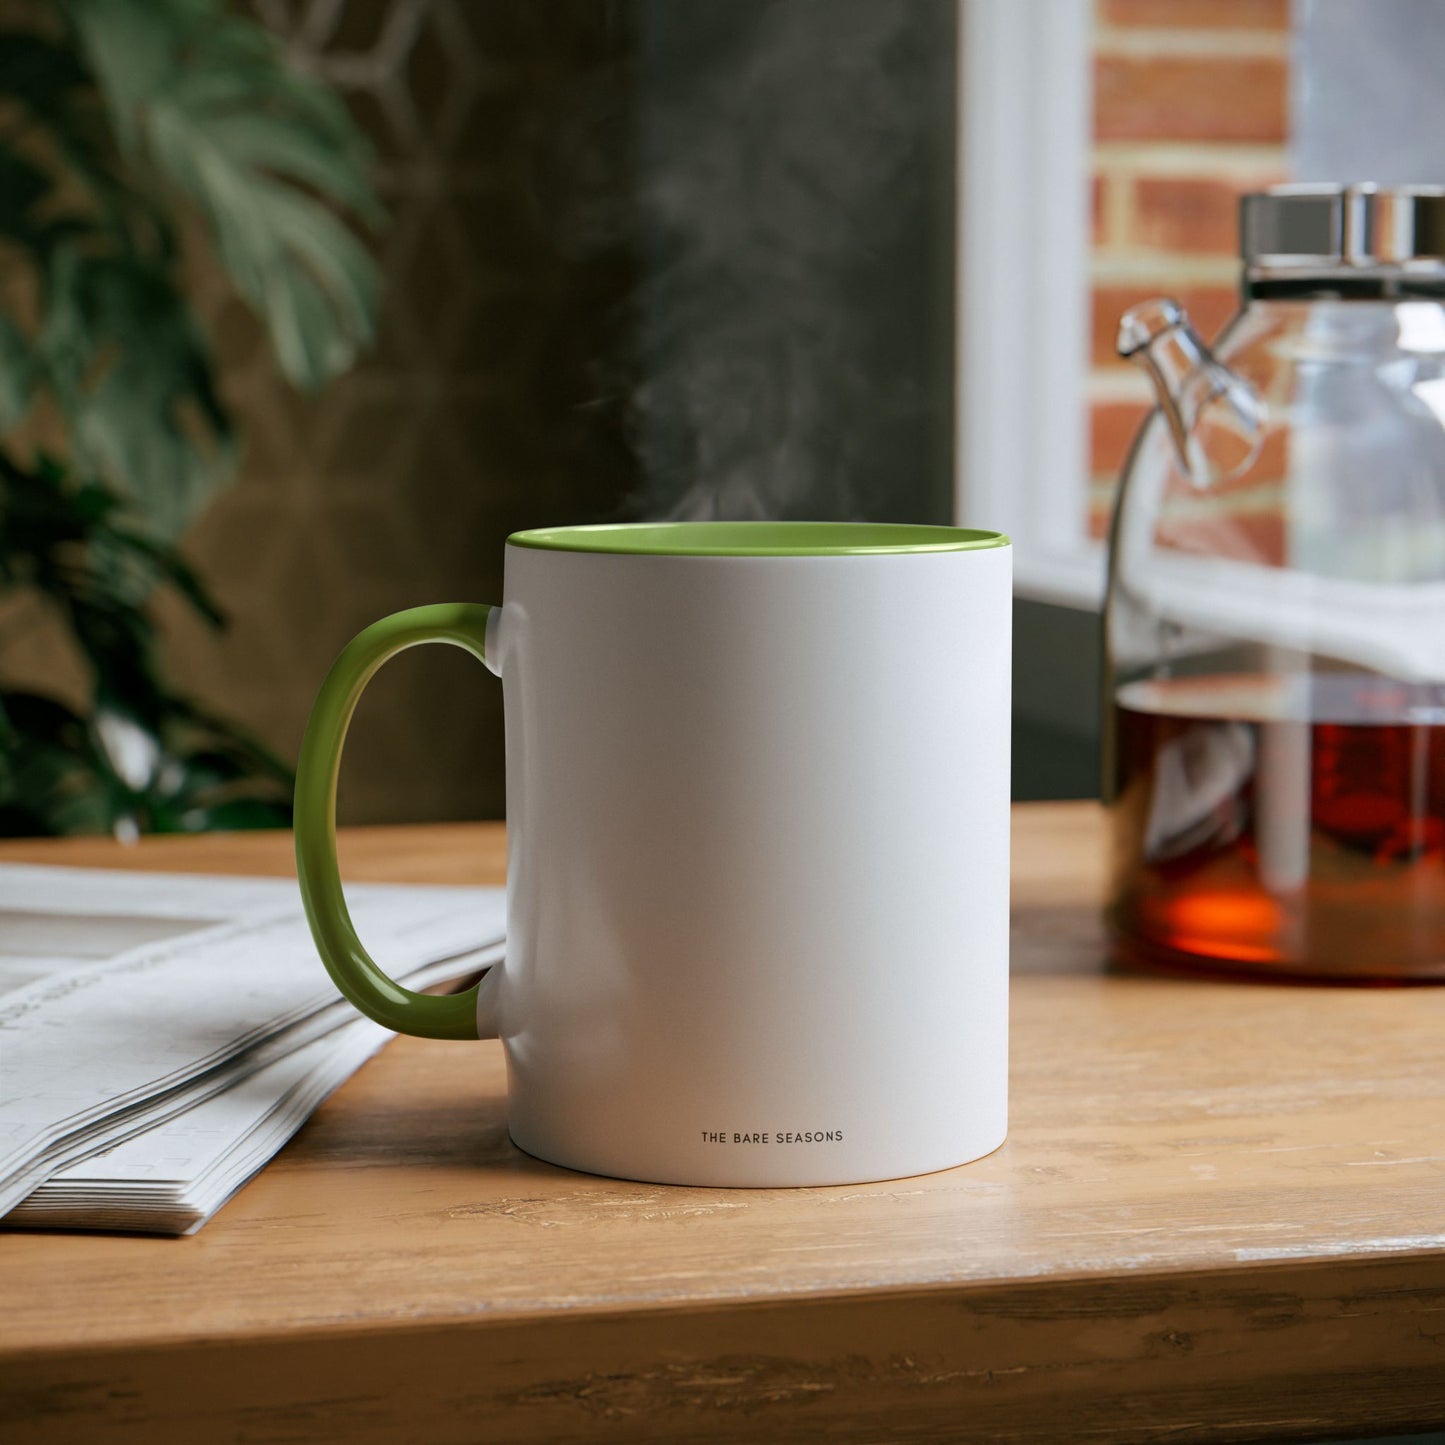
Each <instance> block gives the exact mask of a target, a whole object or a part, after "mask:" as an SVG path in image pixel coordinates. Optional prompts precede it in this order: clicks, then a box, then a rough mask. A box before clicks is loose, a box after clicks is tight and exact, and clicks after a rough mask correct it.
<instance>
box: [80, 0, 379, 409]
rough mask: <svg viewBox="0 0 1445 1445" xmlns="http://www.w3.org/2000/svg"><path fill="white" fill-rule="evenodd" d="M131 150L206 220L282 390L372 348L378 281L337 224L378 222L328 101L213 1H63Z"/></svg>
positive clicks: (314, 379) (266, 40) (317, 378)
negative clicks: (352, 218) (267, 341)
mask: <svg viewBox="0 0 1445 1445" xmlns="http://www.w3.org/2000/svg"><path fill="white" fill-rule="evenodd" d="M61 3H62V8H63V10H64V11H65V13H66V14H67V16H68V17H69V18H70V21H71V23H72V24H73V25H74V27H75V29H76V32H77V34H78V35H79V37H80V40H81V43H82V45H83V48H84V51H85V55H86V58H87V60H88V62H89V64H90V66H91V68H92V69H93V70H94V72H95V74H96V76H97V79H98V80H99V83H100V86H101V90H102V92H103V94H104V95H105V96H106V99H107V101H108V103H109V105H110V109H111V112H112V114H113V115H114V117H115V125H116V130H117V133H118V135H119V136H120V138H121V142H122V144H123V145H124V146H125V147H126V148H128V149H129V150H131V151H133V152H135V153H136V154H137V155H139V156H141V157H143V158H144V160H145V161H147V162H148V163H149V164H150V165H152V166H153V167H154V168H155V169H156V170H157V171H158V172H159V173H160V174H161V175H162V176H164V177H165V179H166V180H167V181H168V182H169V183H170V184H171V185H173V186H175V187H176V188H177V189H179V190H180V191H181V192H183V193H184V194H185V195H187V196H188V197H189V198H190V199H191V200H192V201H193V202H195V204H196V205H197V206H198V207H199V208H200V210H201V213H202V214H203V215H204V216H205V218H206V220H207V222H208V224H209V226H210V229H211V232H212V235H213V237H214V240H215V243H216V247H217V250H218V252H219V254H220V256H221V259H222V262H223V264H224V265H225V266H226V268H227V270H228V271H229V273H230V275H231V278H232V281H233V283H234V284H235V286H236V289H237V290H238V291H239V292H240V293H241V295H242V296H244V297H245V298H246V300H248V301H249V302H250V303H251V305H252V306H253V307H255V308H256V310H257V312H258V314H259V315H260V316H261V317H262V319H263V320H264V322H265V324H266V327H267V330H268V332H269V334H270V338H271V342H272V346H273V349H274V350H275V353H276V356H277V360H278V361H279V362H280V364H281V367H282V369H283V371H284V372H285V373H286V375H287V377H288V378H289V379H290V380H291V381H292V382H293V383H294V384H295V385H297V386H300V387H303V388H307V389H314V388H316V387H319V386H321V385H323V384H324V383H325V382H327V381H329V380H330V379H331V378H332V377H334V376H336V375H338V374H339V373H340V372H342V371H344V370H346V369H347V368H348V367H349V366H351V365H352V363H353V362H354V361H355V359H356V356H357V354H358V353H359V352H360V351H361V350H362V349H363V348H364V347H366V346H369V345H370V344H371V342H372V340H373V336H374V327H375V317H376V311H377V279H376V267H375V263H374V261H373V260H372V258H371V256H370V255H369V254H368V253H367V251H366V250H365V248H364V247H362V246H361V245H360V243H359V242H358V241H357V240H356V238H355V237H354V236H353V235H352V233H351V232H350V231H349V230H348V229H347V228H346V227H345V226H343V225H342V224H341V223H340V222H339V221H338V220H337V219H336V216H335V214H334V213H333V210H332V209H330V207H340V208H344V209H347V210H349V211H351V212H352V213H353V214H354V215H356V216H358V217H360V218H362V219H367V220H372V219H375V218H377V216H378V215H379V208H378V206H377V203H376V200H375V196H374V193H373V191H372V189H371V186H370V183H369V181H368V179H367V174H366V165H367V154H366V150H365V147H364V145H363V144H362V142H361V140H360V137H359V134H358V132H357V131H356V130H355V128H354V127H353V126H352V125H351V123H350V121H349V120H348V119H347V117H346V114H345V110H344V108H343V107H342V106H341V105H340V103H339V102H338V101H337V99H336V97H335V96H333V95H332V94H331V93H330V92H329V91H327V90H326V88H325V87H324V86H322V85H320V84H319V83H318V82H316V81H314V80H312V79H311V78H309V77H307V76H304V75H302V74H300V73H299V72H296V71H293V70H291V69H289V68H288V67H287V65H286V63H285V61H284V57H283V55H282V52H281V50H280V47H279V46H278V45H277V44H276V42H275V41H274V39H273V38H272V37H271V36H270V35H269V34H267V33H266V32H265V31H262V30H260V29H259V27H257V26H255V25H254V24H252V23H250V22H248V21H244V20H241V19H239V18H237V17H233V16H230V15H228V14H227V13H226V12H225V11H224V9H223V8H222V6H221V5H220V4H219V3H217V0H61Z"/></svg>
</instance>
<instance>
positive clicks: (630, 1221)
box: [0, 804, 1445, 1445]
mask: <svg viewBox="0 0 1445 1445" xmlns="http://www.w3.org/2000/svg"><path fill="white" fill-rule="evenodd" d="M1103 850H1104V841H1103V833H1102V828H1101V820H1100V817H1099V815H1098V812H1097V810H1096V809H1094V808H1093V807H1092V806H1089V805H1083V804H1077V805H1057V804H1053V805H1037V806H1030V807H1022V808H1019V809H1018V810H1017V811H1016V817H1015V871H1014V879H1015V935H1014V957H1015V965H1016V970H1017V979H1016V985H1015V993H1014V1010H1013V1043H1014V1071H1013V1111H1012V1124H1013V1132H1012V1134H1011V1136H1010V1138H1009V1141H1008V1143H1007V1144H1006V1145H1005V1146H1004V1147H1003V1148H1002V1149H1001V1150H999V1152H998V1153H996V1154H994V1155H992V1156H991V1157H990V1158H988V1159H985V1160H982V1161H981V1162H979V1163H976V1164H971V1165H968V1166H966V1167H965V1168H962V1169H956V1170H951V1171H949V1172H947V1173H942V1174H934V1175H929V1176H926V1177H923V1178H917V1179H904V1180H899V1181H897V1182H895V1183H889V1184H874V1185H866V1186H861V1187H855V1188H836V1189H813V1190H773V1191H757V1192H751V1191H730V1190H722V1189H674V1188H664V1187H654V1186H649V1185H642V1184H629V1183H622V1182H617V1181H612V1180H606V1179H597V1178H592V1177H588V1176H584V1175H579V1174H572V1173H569V1172H567V1171H565V1170H561V1169H556V1168H552V1167H550V1166H548V1165H545V1164H541V1163H538V1162H536V1161H534V1160H532V1159H529V1158H528V1157H526V1156H525V1155H523V1154H521V1153H519V1152H518V1151H517V1150H516V1149H514V1148H513V1147H512V1145H511V1144H510V1143H509V1142H508V1139H507V1134H506V1127H505V1123H504V1100H503V1069H502V1060H501V1054H500V1049H499V1046H498V1045H496V1044H445V1043H423V1042H419V1041H416V1040H411V1039H401V1040H398V1041H397V1042H396V1043H395V1044H392V1045H391V1046H389V1047H388V1048H387V1049H386V1050H385V1051H384V1052H383V1053H382V1054H381V1055H380V1056H379V1057H378V1058H377V1059H376V1060H375V1061H374V1062H373V1063H371V1064H369V1065H367V1067H366V1068H364V1069H363V1070H362V1071H361V1073H360V1074H358V1075H357V1077H356V1078H355V1079H354V1080H353V1081H352V1082H351V1083H350V1084H348V1085H347V1086H346V1087H345V1088H344V1089H342V1090H341V1091H340V1092H339V1093H338V1094H337V1095H336V1096H335V1097H334V1098H333V1099H332V1100H331V1102H330V1103H328V1104H327V1105H326V1106H325V1107H324V1108H323V1109H322V1110H321V1111H320V1113H319V1114H318V1115H317V1116H316V1118H315V1119H314V1121H313V1122H312V1123H311V1124H310V1125H309V1126H308V1127H307V1128H306V1129H305V1130H304V1131H303V1132H302V1133H301V1135H300V1136H299V1137H298V1138H297V1139H296V1141H295V1142H294V1143H293V1144H292V1145H291V1146H290V1147H289V1148H288V1149H287V1150H286V1151H285V1152H284V1153H283V1154H282V1155H281V1156H280V1157H279V1159H278V1160H277V1161H276V1162H275V1163H274V1164H272V1165H271V1166H270V1167H269V1168H268V1169H267V1170H266V1171H265V1172H264V1173H263V1174H262V1175H261V1176H260V1177H259V1178H258V1179H257V1180H256V1181H255V1182H254V1183H252V1184H251V1185H250V1186H249V1187H248V1188H247V1189H246V1190H245V1191H244V1192H243V1193H242V1194H241V1195H240V1196H239V1197H238V1198H237V1199H235V1200H234V1201H233V1202H232V1203H231V1204H230V1205H228V1206H227V1207H226V1209H225V1210H223V1211H222V1213H221V1214H220V1215H219V1216H218V1217H217V1218H216V1219H215V1220H214V1221H212V1223H210V1224H209V1225H208V1226H207V1227H206V1228H205V1229H204V1230H202V1231H201V1233H200V1234H199V1235H197V1236H196V1237H194V1238H192V1239H184V1240H167V1239H146V1238H126V1237H120V1236H94V1237H81V1236H65V1235H23V1234H11V1235H5V1236H0V1302H3V1304H0V1438H3V1439H4V1440H5V1441H6V1442H7V1445H21V1442H24V1441H32V1440H47V1441H52V1440H65V1441H75V1440H87V1441H88V1440H101V1439H104V1440H123V1441H136V1442H146V1445H157V1442H164V1441H171V1440H175V1441H184V1442H212V1441H221V1440H227V1439H245V1440H248V1441H293V1440H294V1441H301V1440H305V1441H320V1440H346V1441H353V1442H364V1441H374V1440H383V1439H385V1440H404V1441H417V1442H419V1441H439V1442H450V1441H477V1440H486V1441H504V1440H537V1441H572V1440H584V1439H609V1440H620V1441H633V1440H641V1439H664V1440H670V1441H690V1440H714V1439H729V1440H789V1441H800V1440H812V1439H818V1438H824V1437H826V1438H827V1439H829V1440H858V1441H883V1440H909V1441H913V1440H920V1441H921V1440H971V1439H980V1440H985V1439H986V1440H1038V1441H1050V1442H1053V1441H1059V1440H1100V1441H1110V1442H1113V1441H1132V1440H1156V1439H1163V1438H1168V1439H1170V1440H1194V1439H1204V1438H1207V1439H1211V1440H1214V1439H1218V1440H1259V1439H1271V1438H1290V1439H1309V1438H1320V1437H1325V1436H1335V1435H1341V1434H1347V1433H1351V1432H1360V1433H1385V1432H1387V1431H1395V1430H1406V1429H1410V1428H1415V1429H1422V1430H1423V1429H1426V1428H1429V1427H1431V1426H1439V1425H1440V1424H1442V1423H1445V989H1439V988H1416V989H1395V990H1391V989H1347V988H1318V989H1312V988H1303V987H1274V986H1264V985H1246V984H1223V983H1217V982H1208V983H1205V982H1191V981H1184V980H1169V979H1145V978H1128V977H1121V976H1110V975H1108V974H1106V973H1104V972H1102V971H1101V960H1102V957H1103V946H1102V938H1101V933H1100V928H1099V923H1098V919H1097V904H1098V899H1099V893H1100V883H1101V869H1102V854H1103ZM0 858H11V859H15V858H25V859H34V860H46V861H55V862H73V863H107V864H117V865H120V866H126V867H142V868H170V869H185V870H214V871H232V872H249V873H279V872H287V871H289V870H290V866H291V864H290V856H289V840H288V839H287V838H284V837H277V836H260V835H257V836H243V837H212V838H202V839H196V840H190V841H171V840H161V841H157V842H154V843H146V844H144V845H142V846H140V847H138V848H134V849H130V850H123V849H121V848H119V847H118V846H115V845H110V844H106V843H96V842H66V843H58V844H51V845H44V844H25V845H5V846H4V847H3V848H0ZM343 858H344V863H345V865H346V867H347V868H348V870H349V874H350V876H351V877H353V878H358V879H363V878H364V879H395V880H429V881H439V882H457V883H461V882H485V881H492V882H495V881H498V880H500V879H501V877H502V871H503V861H504V857H503V839H502V834H501V830H500V828H499V827H496V826H488V825H477V826H467V827H437V828H416V829H390V830H362V831H358V832H355V833H352V834H351V835H349V836H348V837H347V838H346V840H345V847H344V853H343Z"/></svg>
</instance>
